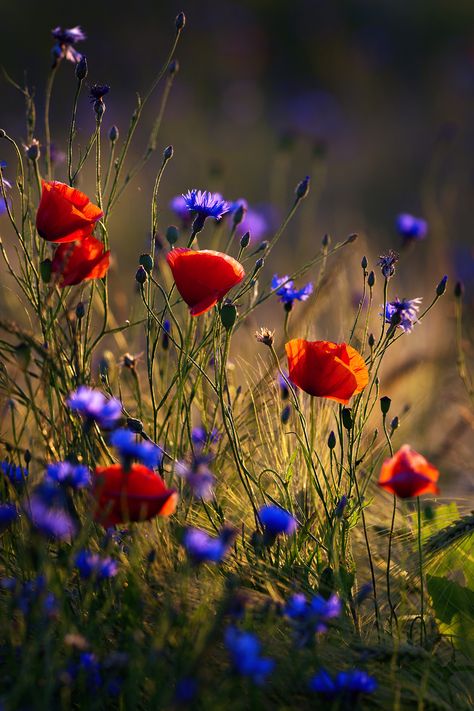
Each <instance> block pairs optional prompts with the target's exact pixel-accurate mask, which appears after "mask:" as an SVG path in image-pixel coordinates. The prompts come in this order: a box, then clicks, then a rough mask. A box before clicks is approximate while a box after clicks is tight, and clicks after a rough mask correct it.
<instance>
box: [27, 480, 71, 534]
mask: <svg viewBox="0 0 474 711" xmlns="http://www.w3.org/2000/svg"><path fill="white" fill-rule="evenodd" d="M66 507H67V500H66V498H65V496H64V492H63V491H62V490H61V489H60V487H58V486H57V485H56V484H55V483H54V482H53V481H51V480H49V481H48V479H44V481H43V482H42V483H41V484H40V485H39V486H37V487H36V489H35V490H34V491H33V493H32V495H31V496H30V497H29V499H28V501H27V502H26V504H25V511H26V513H27V515H28V517H29V519H30V521H31V524H32V525H33V526H34V527H35V528H36V529H37V530H38V531H39V532H40V533H42V534H43V535H44V536H47V537H48V538H56V539H57V540H60V541H63V540H69V539H70V538H72V536H73V535H74V534H75V533H76V523H75V521H74V520H73V518H72V516H71V514H70V513H69V511H68V510H67V508H66Z"/></svg>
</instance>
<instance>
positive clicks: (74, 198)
mask: <svg viewBox="0 0 474 711" xmlns="http://www.w3.org/2000/svg"><path fill="white" fill-rule="evenodd" d="M42 186H43V187H42V192H41V200H40V204H39V207H38V212H37V213H36V229H37V230H38V234H39V235H40V237H43V239H46V240H48V241H49V242H74V241H75V240H82V239H84V238H85V237H90V236H91V234H92V232H93V230H94V227H95V224H96V222H97V220H99V219H100V218H101V217H102V215H103V214H104V213H103V212H102V210H101V209H100V208H99V207H97V206H96V205H93V204H92V203H91V201H90V200H89V198H88V197H87V195H85V194H84V193H82V192H81V191H80V190H76V189H75V188H71V187H69V185H66V184H65V183H60V182H58V181H57V180H50V181H47V180H43V181H42Z"/></svg>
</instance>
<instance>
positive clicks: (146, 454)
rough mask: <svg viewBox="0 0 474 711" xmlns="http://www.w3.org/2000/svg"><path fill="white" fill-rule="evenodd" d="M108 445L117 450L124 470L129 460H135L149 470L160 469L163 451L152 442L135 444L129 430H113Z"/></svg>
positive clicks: (135, 441) (134, 439)
mask: <svg viewBox="0 0 474 711" xmlns="http://www.w3.org/2000/svg"><path fill="white" fill-rule="evenodd" d="M110 443H111V444H112V445H113V446H114V447H115V448H116V449H117V450H118V453H119V455H120V458H121V459H122V462H123V465H124V468H125V469H128V468H129V467H130V464H131V460H133V459H137V460H138V461H139V462H141V463H142V464H144V465H145V466H146V467H148V468H149V469H156V468H157V467H160V466H161V464H162V462H163V450H162V449H161V447H158V446H157V445H156V444H153V443H152V442H137V439H136V436H135V435H134V434H133V432H130V430H125V429H120V430H115V432H112V434H111V435H110Z"/></svg>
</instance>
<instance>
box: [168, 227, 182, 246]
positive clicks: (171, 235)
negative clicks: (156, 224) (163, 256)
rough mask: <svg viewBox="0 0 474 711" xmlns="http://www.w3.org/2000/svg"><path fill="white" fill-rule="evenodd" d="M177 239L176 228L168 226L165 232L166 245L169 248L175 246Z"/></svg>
mask: <svg viewBox="0 0 474 711" xmlns="http://www.w3.org/2000/svg"><path fill="white" fill-rule="evenodd" d="M178 237H179V232H178V228H177V227H175V226H174V225H170V226H169V227H168V229H167V230H166V239H167V241H168V244H170V245H171V246H173V245H174V244H176V242H177V241H178Z"/></svg>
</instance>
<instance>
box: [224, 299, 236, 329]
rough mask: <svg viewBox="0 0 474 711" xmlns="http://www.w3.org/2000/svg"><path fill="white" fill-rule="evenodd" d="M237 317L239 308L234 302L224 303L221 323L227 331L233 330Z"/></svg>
mask: <svg viewBox="0 0 474 711" xmlns="http://www.w3.org/2000/svg"><path fill="white" fill-rule="evenodd" d="M236 318H237V309H236V308H235V306H234V304H230V303H228V304H223V305H222V308H221V323H222V325H223V326H224V328H225V330H226V331H231V330H232V328H233V326H234V323H235V319H236Z"/></svg>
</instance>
